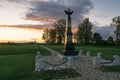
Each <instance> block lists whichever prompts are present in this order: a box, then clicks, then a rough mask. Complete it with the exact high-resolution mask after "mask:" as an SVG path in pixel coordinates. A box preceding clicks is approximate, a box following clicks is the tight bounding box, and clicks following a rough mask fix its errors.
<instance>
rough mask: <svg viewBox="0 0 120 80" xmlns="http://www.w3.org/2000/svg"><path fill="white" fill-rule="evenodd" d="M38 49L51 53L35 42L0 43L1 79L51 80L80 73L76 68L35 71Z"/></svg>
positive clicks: (42, 52)
mask: <svg viewBox="0 0 120 80" xmlns="http://www.w3.org/2000/svg"><path fill="white" fill-rule="evenodd" d="M37 50H39V51H40V52H41V54H42V55H50V54H51V53H50V52H49V51H46V50H45V49H43V48H41V47H40V46H37V45H35V44H0V80H50V79H52V78H64V77H76V76H78V75H79V74H78V73H77V72H76V71H74V70H60V71H53V70H51V71H42V72H39V73H37V72H35V71H34V60H35V59H34V57H35V55H36V52H37Z"/></svg>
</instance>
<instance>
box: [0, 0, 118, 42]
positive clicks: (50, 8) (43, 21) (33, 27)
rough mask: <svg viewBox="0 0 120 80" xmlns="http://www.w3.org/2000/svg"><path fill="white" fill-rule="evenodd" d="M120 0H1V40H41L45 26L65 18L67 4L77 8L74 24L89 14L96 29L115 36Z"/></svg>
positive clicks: (106, 34) (73, 16)
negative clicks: (115, 20)
mask: <svg viewBox="0 0 120 80" xmlns="http://www.w3.org/2000/svg"><path fill="white" fill-rule="evenodd" d="M119 3H120V0H1V3H0V41H1V42H2V41H33V40H36V41H38V42H42V40H41V36H42V33H43V29H44V28H46V27H50V24H51V23H52V22H55V21H57V20H58V19H62V18H63V19H65V18H66V15H65V13H64V9H67V8H71V9H72V10H74V14H73V15H72V23H73V27H76V26H77V25H78V24H79V23H81V22H82V21H83V20H84V18H85V17H89V18H90V21H91V22H92V23H93V24H94V27H93V31H94V32H99V33H100V34H101V35H102V36H103V37H104V38H107V37H108V36H109V35H111V36H113V37H114V38H115V35H114V33H113V31H114V30H115V29H114V28H113V27H110V24H111V22H112V21H111V20H112V18H113V17H115V16H119V15H120V10H119V8H120V5H119ZM6 30H7V31H6ZM16 33H17V34H16ZM8 34H9V35H8ZM18 36H19V37H18Z"/></svg>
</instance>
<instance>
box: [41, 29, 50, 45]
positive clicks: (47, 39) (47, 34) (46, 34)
mask: <svg viewBox="0 0 120 80" xmlns="http://www.w3.org/2000/svg"><path fill="white" fill-rule="evenodd" d="M49 37H50V36H49V29H45V30H44V32H43V35H42V39H43V40H44V41H45V42H47V43H49V42H50V41H49V40H50V39H49Z"/></svg>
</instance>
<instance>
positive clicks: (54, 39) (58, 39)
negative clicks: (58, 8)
mask: <svg viewBox="0 0 120 80" xmlns="http://www.w3.org/2000/svg"><path fill="white" fill-rule="evenodd" d="M111 26H115V27H116V30H115V31H114V33H115V35H116V40H114V39H113V38H112V37H111V36H110V37H108V39H107V40H103V38H102V36H101V35H100V34H99V33H97V32H95V33H93V32H92V27H93V25H92V23H91V22H90V21H89V18H86V19H84V21H83V22H82V23H80V24H79V25H78V31H77V32H76V33H75V34H73V36H74V40H75V41H76V43H80V44H95V45H120V16H117V17H114V18H113V19H112V24H111ZM53 27H54V28H53V29H45V30H44V33H43V36H42V39H43V40H44V41H45V42H47V43H58V44H61V43H64V41H65V31H66V20H64V19H61V20H58V21H57V22H55V23H53Z"/></svg>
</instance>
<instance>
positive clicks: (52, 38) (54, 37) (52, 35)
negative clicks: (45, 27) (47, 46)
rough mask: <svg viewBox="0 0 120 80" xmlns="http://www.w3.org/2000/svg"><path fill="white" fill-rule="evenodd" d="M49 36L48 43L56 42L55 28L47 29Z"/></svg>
mask: <svg viewBox="0 0 120 80" xmlns="http://www.w3.org/2000/svg"><path fill="white" fill-rule="evenodd" d="M49 34H50V35H49V37H50V39H49V40H50V43H56V30H55V29H51V30H50V31H49Z"/></svg>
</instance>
